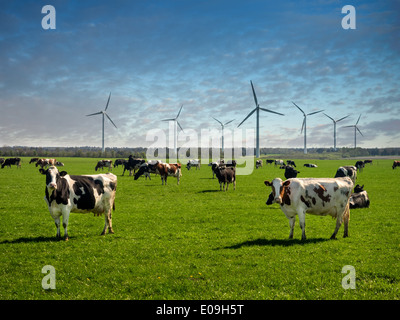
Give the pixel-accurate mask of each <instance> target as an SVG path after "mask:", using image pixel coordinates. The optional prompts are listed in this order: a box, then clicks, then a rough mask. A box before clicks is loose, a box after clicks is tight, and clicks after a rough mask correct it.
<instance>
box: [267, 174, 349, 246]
mask: <svg viewBox="0 0 400 320" xmlns="http://www.w3.org/2000/svg"><path fill="white" fill-rule="evenodd" d="M264 184H265V185H266V186H271V187H272V195H273V201H271V200H270V198H271V196H270V197H269V199H268V201H267V205H268V204H271V203H273V202H276V203H279V204H280V205H281V209H282V211H283V213H284V214H285V215H286V217H287V218H288V219H289V225H290V234H289V239H292V238H293V230H294V224H295V219H296V215H298V216H299V222H300V228H301V230H302V235H301V239H302V240H305V239H306V232H305V214H306V213H310V214H314V215H320V216H325V215H330V216H332V217H334V218H336V228H335V231H334V232H333V234H332V236H331V239H335V238H336V234H337V232H338V231H339V228H340V226H341V225H342V222H343V221H344V235H343V237H347V236H348V225H349V219H350V208H349V198H350V195H351V190H352V189H353V182H352V181H351V179H350V178H348V177H345V178H336V179H335V178H304V179H299V178H293V179H288V180H286V181H284V182H283V181H282V180H281V179H280V178H276V179H274V180H272V182H269V181H264Z"/></svg>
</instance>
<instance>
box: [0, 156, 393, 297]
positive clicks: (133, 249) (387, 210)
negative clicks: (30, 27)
mask: <svg viewBox="0 0 400 320" xmlns="http://www.w3.org/2000/svg"><path fill="white" fill-rule="evenodd" d="M23 160H24V162H23V165H22V169H21V170H19V169H18V170H17V169H16V167H12V169H8V168H4V169H2V170H1V169H0V218H1V222H0V299H2V300H8V299H35V300H39V299H254V300H259V299H351V300H352V299H371V300H372V299H373V300H375V299H391V300H392V299H399V298H400V236H399V226H400V223H399V222H400V218H399V214H400V213H399V203H400V201H399V192H398V182H399V181H400V178H399V175H400V170H399V169H396V170H392V168H391V164H392V162H393V161H392V160H374V164H373V165H367V167H366V168H365V169H364V171H363V172H361V173H359V175H358V179H357V183H360V184H364V185H365V189H366V190H367V191H368V194H369V196H370V200H371V206H370V208H369V209H357V210H352V211H351V219H350V226H349V234H350V237H349V238H345V239H343V238H342V236H343V226H342V227H341V229H340V230H339V233H338V240H329V237H330V236H331V234H332V232H333V230H334V227H335V221H334V220H332V219H331V218H330V217H317V216H312V215H307V216H306V232H307V240H306V241H304V242H302V241H301V240H300V238H301V230H300V227H299V224H298V220H297V222H296V226H295V233H294V238H295V239H293V240H289V239H288V236H289V223H288V220H287V219H286V217H285V216H284V214H283V212H282V211H281V210H280V208H279V205H277V204H274V205H272V206H268V207H267V206H266V205H265V202H266V200H267V197H268V194H269V192H270V188H268V189H267V187H265V185H264V184H263V181H264V180H266V179H273V178H275V177H281V178H284V176H283V170H280V169H278V168H275V167H274V166H267V165H266V164H265V161H264V166H263V167H262V168H260V169H258V170H254V172H253V173H252V174H251V175H249V176H238V177H237V188H236V190H235V191H233V188H232V186H231V187H230V189H229V191H227V192H220V191H219V184H218V182H217V179H214V180H213V179H212V174H211V169H210V168H209V167H208V166H207V165H203V166H202V168H201V170H197V171H196V170H194V169H191V170H190V171H187V170H186V168H185V167H184V168H183V176H182V179H181V184H180V185H179V186H178V185H177V184H176V179H175V178H171V177H170V178H168V185H167V186H162V185H161V180H160V177H159V176H157V177H155V176H153V175H152V179H151V181H149V180H145V179H144V178H141V179H139V180H138V181H134V180H133V178H132V177H129V176H128V175H127V174H126V175H125V176H124V177H122V176H121V174H122V171H123V169H122V167H119V168H116V169H114V170H113V172H114V173H115V174H117V176H118V187H117V197H116V211H115V212H114V213H113V228H114V231H115V234H113V235H108V234H107V235H106V236H100V233H101V231H102V229H103V225H104V219H103V218H102V217H93V214H86V215H84V214H78V213H72V214H71V215H70V219H69V229H68V230H69V235H70V240H69V241H56V240H55V234H56V228H55V225H54V222H53V219H52V218H51V216H50V214H49V212H48V209H47V207H46V204H45V202H44V200H43V197H44V188H45V178H44V176H42V175H41V174H39V172H38V168H36V167H35V166H34V164H31V165H29V164H28V163H29V159H28V158H24V159H23ZM58 160H60V161H62V162H64V163H65V167H64V168H63V169H60V171H61V170H66V171H68V172H69V173H70V174H94V173H95V171H94V167H95V165H96V160H95V159H84V158H60V159H58ZM306 162H314V163H317V164H318V166H319V167H318V168H306V167H303V166H302V165H303V164H304V163H306ZM354 163H355V161H353V160H315V161H312V160H297V161H296V164H297V166H298V170H299V171H301V173H300V174H299V177H333V176H334V174H335V172H336V169H337V168H338V167H339V166H340V165H347V164H354ZM62 234H63V229H62ZM45 265H52V266H54V268H55V270H56V289H55V290H44V289H43V288H42V286H41V283H42V279H43V277H44V274H42V273H41V270H42V267H43V266H45ZM346 265H351V266H353V267H354V268H355V271H356V289H348V290H345V289H343V287H342V284H341V283H342V279H343V277H344V276H345V275H346V274H343V273H341V271H342V268H343V267H344V266H346Z"/></svg>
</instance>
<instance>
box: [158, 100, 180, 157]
mask: <svg viewBox="0 0 400 320" xmlns="http://www.w3.org/2000/svg"><path fill="white" fill-rule="evenodd" d="M182 108H183V105H181V108H180V109H179V112H178V115H177V116H176V117H175V118H171V119H164V120H162V121H173V122H174V152H175V154H176V146H177V141H178V140H177V128H176V125H177V124H178V126H179V128H181V130H182V131H183V129H182V127H181V125H180V123H179V122H178V117H179V115H180V114H181V111H182Z"/></svg>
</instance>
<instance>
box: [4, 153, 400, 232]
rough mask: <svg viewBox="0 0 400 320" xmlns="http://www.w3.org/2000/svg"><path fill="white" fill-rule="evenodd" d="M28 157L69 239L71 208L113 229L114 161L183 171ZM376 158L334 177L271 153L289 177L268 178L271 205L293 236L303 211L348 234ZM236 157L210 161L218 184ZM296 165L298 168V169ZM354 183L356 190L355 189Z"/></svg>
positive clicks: (230, 174)
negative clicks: (69, 166) (78, 165)
mask: <svg viewBox="0 0 400 320" xmlns="http://www.w3.org/2000/svg"><path fill="white" fill-rule="evenodd" d="M29 163H35V165H36V167H40V169H39V172H40V173H41V174H43V175H45V176H46V189H45V198H44V199H45V201H46V203H47V205H48V208H49V211H50V214H51V216H52V217H53V219H54V221H55V224H56V227H57V237H58V238H59V237H61V235H60V224H61V222H60V218H61V217H62V224H63V227H64V236H65V239H68V232H67V227H68V219H69V214H70V212H80V213H88V212H92V213H94V214H95V215H96V214H97V215H101V214H103V215H104V218H105V225H104V229H103V232H102V234H105V233H106V232H107V230H108V231H109V233H113V229H112V215H111V211H112V210H115V203H114V201H115V194H116V189H117V176H116V175H114V174H113V173H111V172H110V171H112V169H113V167H118V166H119V165H122V166H123V167H124V171H123V173H122V175H124V173H125V171H129V175H132V171H133V175H134V180H137V179H138V178H139V177H140V176H142V175H144V176H145V177H146V179H147V178H149V179H151V178H150V174H151V173H153V174H156V175H160V177H161V183H162V184H163V185H164V183H165V185H166V184H167V177H168V176H172V177H175V178H177V183H178V185H179V181H180V177H181V176H182V167H181V164H180V163H163V162H161V161H148V162H146V161H145V160H144V159H135V158H134V157H133V156H129V158H128V159H127V160H124V159H117V160H116V161H115V162H114V165H113V162H112V160H100V161H98V162H97V164H96V167H95V171H97V170H100V169H102V170H104V168H108V171H109V172H108V173H105V174H95V175H80V176H78V175H69V174H68V173H67V172H65V171H62V172H59V171H58V169H57V167H62V166H64V164H63V163H61V162H59V161H57V160H56V159H40V158H32V159H31V161H30V162H29ZM367 163H370V164H372V160H365V161H357V162H356V164H355V165H354V166H342V167H339V168H338V169H337V171H336V174H335V175H334V177H332V178H297V175H298V174H299V173H300V171H298V170H297V167H296V164H295V162H294V161H292V160H287V161H286V163H285V162H284V161H283V160H281V159H277V160H271V159H267V160H266V164H267V165H272V164H274V165H275V166H279V168H280V169H284V170H285V173H284V175H285V178H286V180H285V181H282V180H281V179H280V178H276V179H274V180H272V181H271V182H270V181H267V180H266V181H264V184H265V185H266V186H267V187H271V188H272V191H271V193H270V194H269V197H268V200H267V202H266V204H267V205H271V204H272V203H278V204H280V206H281V209H282V211H283V212H284V213H285V215H286V217H287V218H288V219H289V225H290V234H289V238H293V230H294V224H295V217H296V215H297V216H298V217H299V222H300V227H301V230H302V239H303V240H304V239H306V235H305V214H306V213H309V214H314V215H323V216H324V215H330V216H332V217H333V218H336V228H335V231H334V233H333V234H332V236H331V239H334V238H335V237H336V234H337V232H338V230H339V228H340V226H341V224H342V222H344V237H347V236H348V223H349V218H350V209H356V208H368V207H369V205H370V200H369V198H368V194H367V191H365V190H363V188H364V185H362V186H360V185H358V184H357V185H355V182H356V179H357V172H360V171H362V170H363V169H364V167H365V164H367ZM0 164H1V168H4V167H5V166H8V167H10V168H11V165H16V166H17V168H21V159H20V158H8V159H3V158H0ZM236 164H237V163H236V161H235V160H232V161H227V162H226V163H225V161H224V160H220V161H218V162H211V163H209V166H210V167H211V170H212V175H213V178H214V177H215V176H216V177H217V179H218V182H219V185H220V190H222V189H223V190H224V191H227V190H228V188H229V184H233V189H234V190H235V188H236ZM304 166H305V167H309V168H317V167H318V166H317V165H316V164H312V163H306V164H304ZM398 166H400V161H394V162H393V166H392V168H393V169H395V168H396V167H398ZM192 167H194V168H196V170H197V169H200V161H199V160H198V159H194V160H189V161H188V163H187V165H186V168H187V169H188V170H190V169H191V168H192ZM260 167H262V160H257V161H256V169H259V168H260ZM295 168H296V169H295ZM353 188H354V190H353Z"/></svg>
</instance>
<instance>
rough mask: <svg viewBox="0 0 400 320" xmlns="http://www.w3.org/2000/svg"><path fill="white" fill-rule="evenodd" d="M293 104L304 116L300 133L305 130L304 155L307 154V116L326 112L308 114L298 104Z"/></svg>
mask: <svg viewBox="0 0 400 320" xmlns="http://www.w3.org/2000/svg"><path fill="white" fill-rule="evenodd" d="M292 103H293V104H294V105H295V106H296V107H297V109H299V110H300V111H301V113H302V114H303V116H304V120H303V125H302V126H301V132H300V133H303V129H304V154H307V116H311V115H313V114H316V113H319V112H322V111H324V110H319V111H314V112H310V113H307V114H306V113H305V112H304V111H303V110H302V109H301V108H300V107H299V106H298V105H297V104H295V103H294V102H293V101H292Z"/></svg>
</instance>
